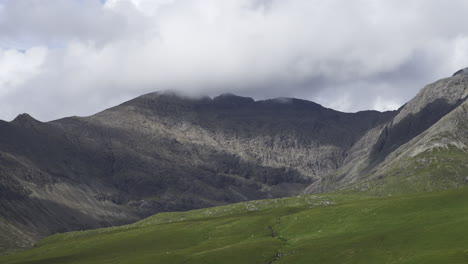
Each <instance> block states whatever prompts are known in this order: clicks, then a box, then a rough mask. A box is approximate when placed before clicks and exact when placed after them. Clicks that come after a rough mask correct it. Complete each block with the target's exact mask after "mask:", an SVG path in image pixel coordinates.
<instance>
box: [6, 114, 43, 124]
mask: <svg viewBox="0 0 468 264" xmlns="http://www.w3.org/2000/svg"><path fill="white" fill-rule="evenodd" d="M11 122H13V123H18V124H25V123H31V122H39V121H38V120H36V119H34V118H33V117H32V116H30V115H29V114H27V113H22V114H19V115H18V116H17V117H16V118H15V119H13V121H11Z"/></svg>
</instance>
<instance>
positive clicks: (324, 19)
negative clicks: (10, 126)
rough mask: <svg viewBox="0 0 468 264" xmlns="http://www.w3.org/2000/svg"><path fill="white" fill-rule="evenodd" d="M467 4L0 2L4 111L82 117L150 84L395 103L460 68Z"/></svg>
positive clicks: (349, 107) (0, 111) (415, 0)
mask: <svg viewBox="0 0 468 264" xmlns="http://www.w3.org/2000/svg"><path fill="white" fill-rule="evenodd" d="M467 11H468V3H467V2H466V1H463V0H454V1H451V2H450V4H448V3H444V2H441V1H437V0H425V1H422V0H408V1H374V0H357V1H345V0H327V1H323V0H281V1H280V0H223V1H219V0H218V1H216V0H108V1H106V2H102V1H98V0H3V1H1V0H0V69H1V71H0V105H1V106H0V118H1V119H12V118H13V117H14V116H16V115H17V114H18V113H22V112H28V113H31V114H32V115H33V116H35V117H37V118H38V119H40V120H50V119H54V118H59V117H62V116H67V115H75V114H76V115H87V114H92V113H94V112H96V111H98V110H102V109H103V108H105V107H109V106H112V105H114V104H117V103H119V102H121V101H123V100H126V99H130V98H132V97H135V96H138V95H140V94H143V93H147V92H152V91H156V90H166V89H172V90H179V91H182V92H184V93H187V94H194V95H199V94H208V95H217V94H221V93H225V92H232V93H236V94H240V95H245V96H252V97H254V98H256V99H264V98H272V97H299V98H304V99H309V100H313V101H316V102H317V103H320V104H323V105H325V106H327V107H332V108H335V109H338V110H343V111H357V110H364V109H377V110H388V109H394V108H397V107H398V106H400V105H401V104H402V103H404V102H405V101H407V100H408V99H410V98H411V97H412V96H414V95H415V94H416V92H417V91H418V90H419V89H420V88H422V85H424V84H426V83H428V82H431V81H434V80H435V79H437V78H440V77H445V76H449V75H451V74H452V73H453V72H454V71H456V70H458V69H460V68H464V67H466V66H468V17H467V16H466V15H465V14H466V12H467Z"/></svg>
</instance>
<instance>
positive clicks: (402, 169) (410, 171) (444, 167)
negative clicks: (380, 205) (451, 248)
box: [340, 147, 468, 196]
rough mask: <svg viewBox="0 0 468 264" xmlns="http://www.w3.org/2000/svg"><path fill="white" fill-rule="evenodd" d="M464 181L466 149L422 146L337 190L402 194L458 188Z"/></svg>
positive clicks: (466, 176)
mask: <svg viewBox="0 0 468 264" xmlns="http://www.w3.org/2000/svg"><path fill="white" fill-rule="evenodd" d="M467 184H468V152H467V150H466V149H460V148H456V147H440V148H434V149H430V150H426V151H424V152H422V153H420V154H418V155H416V156H414V157H408V158H402V159H399V160H397V161H395V162H393V163H391V164H389V165H388V166H387V167H385V168H384V169H383V170H381V171H377V172H373V173H371V174H370V175H368V176H367V177H366V178H364V179H362V180H360V181H358V182H357V183H356V184H352V185H350V186H347V187H344V188H342V189H341V190H340V192H341V193H356V192H363V193H366V194H370V195H383V196H387V195H403V194H411V193H418V192H433V191H441V190H445V189H452V188H460V187H462V186H464V185H467Z"/></svg>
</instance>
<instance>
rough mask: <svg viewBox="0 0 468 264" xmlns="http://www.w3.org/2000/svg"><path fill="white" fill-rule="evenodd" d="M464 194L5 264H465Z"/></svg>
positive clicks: (176, 221)
mask: <svg viewBox="0 0 468 264" xmlns="http://www.w3.org/2000/svg"><path fill="white" fill-rule="evenodd" d="M467 199H468V190H467V189H466V188H462V189H452V190H449V191H444V192H433V193H422V194H417V195H407V196H401V197H365V196H343V195H332V194H326V195H305V196H300V197H294V198H283V199H273V200H263V201H251V202H243V203H240V204H234V205H228V206H224V207H215V208H209V209H201V210H196V211H190V212H185V213H160V214H157V215H155V216H152V217H149V218H147V219H144V220H143V221H140V222H138V223H135V224H132V225H127V226H122V227H114V228H107V229H99V230H91V231H84V232H73V233H64V234H58V235H54V236H51V237H48V238H46V239H44V240H42V241H40V242H39V245H38V246H37V247H36V248H34V249H30V250H27V251H24V252H21V253H18V254H15V255H11V256H4V257H0V262H2V263H5V264H7V263H16V264H20V263H28V264H40V263H47V264H50V263H63V264H67V263H80V264H85V263H90V264H91V263H99V264H102V263H122V264H123V263H132V264H137V263H246V264H247V263H295V264H297V263H360V264H362V263H424V264H428V263H453V264H456V263H467V261H468V246H467V245H468V236H466V222H467V221H468V207H467V206H466V200H467Z"/></svg>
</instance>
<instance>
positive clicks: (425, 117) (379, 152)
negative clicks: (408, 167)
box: [363, 99, 462, 173]
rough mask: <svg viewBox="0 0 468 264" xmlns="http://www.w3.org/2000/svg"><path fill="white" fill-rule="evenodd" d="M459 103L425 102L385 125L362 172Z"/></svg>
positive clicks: (381, 160)
mask: <svg viewBox="0 0 468 264" xmlns="http://www.w3.org/2000/svg"><path fill="white" fill-rule="evenodd" d="M461 103H462V101H461V102H458V103H457V104H449V103H448V102H447V101H446V100H445V99H437V100H435V101H433V102H431V103H429V104H427V105H426V106H425V107H424V108H423V109H422V110H421V111H419V112H418V113H416V114H410V115H408V116H406V117H405V118H404V119H402V120H401V121H400V122H399V123H398V124H396V125H393V124H389V125H386V126H385V127H384V129H383V131H382V133H381V134H380V136H379V138H378V140H377V142H376V144H375V145H374V146H373V147H372V150H371V153H370V156H369V165H368V167H367V168H366V169H365V170H364V171H363V172H364V173H367V172H369V170H370V169H371V168H374V167H375V166H377V165H378V164H380V163H381V162H383V161H384V160H385V158H386V157H387V156H388V155H389V154H390V153H392V152H393V151H394V150H396V149H397V148H399V147H400V146H402V145H403V144H405V143H407V142H409V141H410V140H411V139H413V138H414V137H416V136H418V135H419V134H421V133H422V132H424V131H425V130H427V129H428V128H430V127H431V126H432V125H434V124H435V123H436V122H437V121H439V120H440V119H441V118H442V117H444V116H445V115H446V114H448V113H449V112H450V111H452V110H453V109H455V108H456V107H457V106H459V105H460V104H461Z"/></svg>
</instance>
